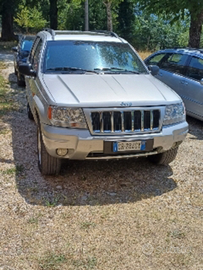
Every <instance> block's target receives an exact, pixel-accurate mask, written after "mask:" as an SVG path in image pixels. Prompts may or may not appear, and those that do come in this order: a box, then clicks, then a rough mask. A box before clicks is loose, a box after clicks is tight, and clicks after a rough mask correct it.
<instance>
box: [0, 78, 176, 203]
mask: <svg viewBox="0 0 203 270" xmlns="http://www.w3.org/2000/svg"><path fill="white" fill-rule="evenodd" d="M9 78H10V86H11V88H12V89H13V90H15V91H14V92H15V95H14V98H15V99H16V98H17V102H18V106H17V107H18V109H17V110H15V111H13V112H12V113H10V114H9V115H8V116H7V117H6V118H5V120H4V121H5V122H6V124H8V125H10V127H11V130H12V148H13V160H11V159H4V160H1V162H4V163H14V165H15V168H16V169H15V179H16V188H17V189H18V192H19V193H20V194H21V196H22V197H23V198H24V199H25V201H26V202H27V203H28V204H31V205H42V206H47V207H55V206H59V205H64V206H71V205H77V206H81V205H108V204H117V203H128V202H129V203H134V202H137V201H141V200H143V199H151V198H154V197H156V196H161V195H162V194H165V193H168V192H170V191H172V190H174V189H175V188H176V187H177V184H176V182H175V181H174V180H173V171H172V169H171V167H170V166H155V165H153V164H151V163H150V162H149V161H148V160H147V159H146V158H138V159H128V160H108V161H92V160H91V161H74V160H72V161H68V160H63V163H62V170H61V174H60V175H58V176H42V175H41V173H40V172H39V170H38V161H37V128H36V125H35V123H34V121H31V120H29V119H28V117H27V115H26V98H25V90H24V89H23V88H20V87H18V86H17V84H16V81H15V78H14V74H10V77H9Z"/></svg>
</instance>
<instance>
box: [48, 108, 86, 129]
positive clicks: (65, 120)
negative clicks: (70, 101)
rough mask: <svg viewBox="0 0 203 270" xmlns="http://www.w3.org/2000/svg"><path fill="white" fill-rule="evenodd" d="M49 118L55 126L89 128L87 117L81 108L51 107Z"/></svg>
mask: <svg viewBox="0 0 203 270" xmlns="http://www.w3.org/2000/svg"><path fill="white" fill-rule="evenodd" d="M48 118H49V120H50V121H51V123H52V125H54V126H59V127H71V128H87V124H86V121H85V117H84V114H83V111H82V109H81V108H65V107H56V106H49V108H48Z"/></svg>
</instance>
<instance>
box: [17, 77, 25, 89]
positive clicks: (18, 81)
mask: <svg viewBox="0 0 203 270" xmlns="http://www.w3.org/2000/svg"><path fill="white" fill-rule="evenodd" d="M17 84H18V86H25V81H24V80H21V79H19V77H18V74H17Z"/></svg>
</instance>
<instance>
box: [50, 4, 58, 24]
mask: <svg viewBox="0 0 203 270" xmlns="http://www.w3.org/2000/svg"><path fill="white" fill-rule="evenodd" d="M57 2H58V1H57V0H49V3H50V27H51V28H52V29H57V26H58V7H57Z"/></svg>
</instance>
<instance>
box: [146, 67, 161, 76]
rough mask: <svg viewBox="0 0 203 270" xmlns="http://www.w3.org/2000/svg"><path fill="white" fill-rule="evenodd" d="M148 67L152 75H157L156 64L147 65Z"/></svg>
mask: <svg viewBox="0 0 203 270" xmlns="http://www.w3.org/2000/svg"><path fill="white" fill-rule="evenodd" d="M148 69H149V70H150V71H151V74H152V75H157V74H158V72H159V67H158V66H156V65H149V66H148Z"/></svg>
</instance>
